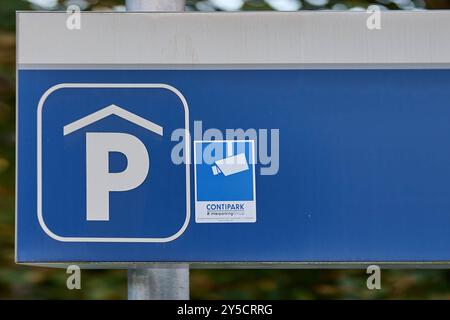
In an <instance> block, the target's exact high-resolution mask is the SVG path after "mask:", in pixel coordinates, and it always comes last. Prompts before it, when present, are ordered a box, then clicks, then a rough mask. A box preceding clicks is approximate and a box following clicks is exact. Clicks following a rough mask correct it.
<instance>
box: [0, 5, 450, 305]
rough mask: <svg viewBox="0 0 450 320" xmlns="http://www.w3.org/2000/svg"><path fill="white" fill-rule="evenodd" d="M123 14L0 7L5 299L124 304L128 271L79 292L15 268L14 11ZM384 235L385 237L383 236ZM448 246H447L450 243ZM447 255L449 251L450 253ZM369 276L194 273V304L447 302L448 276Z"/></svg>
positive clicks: (100, 275) (0, 254)
mask: <svg viewBox="0 0 450 320" xmlns="http://www.w3.org/2000/svg"><path fill="white" fill-rule="evenodd" d="M371 3H375V4H378V5H381V6H383V8H385V9H391V10H392V9H406V10H410V9H445V8H450V0H427V1H424V0H392V1H391V0H378V1H366V0H339V1H335V0H303V1H299V0H267V1H266V2H265V1H262V0H261V1H255V0H254V1H243V0H204V1H194V0H188V1H187V4H188V10H202V11H214V10H273V9H282V10H298V9H301V10H320V9H340V10H342V9H350V10H363V9H365V8H366V7H367V6H368V5H370V4H371ZM70 4H78V5H80V7H81V8H83V10H106V9H107V10H117V11H120V10H124V7H123V1H119V0H117V1H114V0H98V1H97V0H77V1H58V0H29V1H26V0H0V299H125V298H126V286H127V284H126V271H125V270H83V272H82V290H73V291H70V290H68V289H66V284H65V283H66V279H67V274H66V273H65V270H62V269H47V268H38V267H27V266H19V265H16V264H15V263H14V170H15V168H14V162H15V159H14V156H15V155H14V146H15V134H14V129H15V107H14V106H15V11H16V10H41V9H44V10H65V8H66V7H67V6H68V5H70ZM380 236H381V235H380ZM449 245H450V244H449ZM449 250H450V246H449ZM366 277H367V275H366V274H365V270H192V271H191V278H190V281H191V297H192V298H194V299H220V298H225V299H228V298H229V299H246V298H247V299H254V298H257V299H323V298H330V299H341V298H345V299H373V298H377V299H400V298H406V299H416V298H426V299H450V271H447V270H386V271H383V272H382V290H378V291H369V290H367V289H366Z"/></svg>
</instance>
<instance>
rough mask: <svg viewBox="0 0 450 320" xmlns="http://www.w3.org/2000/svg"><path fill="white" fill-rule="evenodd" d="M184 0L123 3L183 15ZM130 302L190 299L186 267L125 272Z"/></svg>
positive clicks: (130, 7)
mask: <svg viewBox="0 0 450 320" xmlns="http://www.w3.org/2000/svg"><path fill="white" fill-rule="evenodd" d="M185 2H186V1H185V0H126V8H127V11H184V7H185V4H186V3H185ZM128 299H129V300H187V299H189V265H187V264H182V265H176V266H171V267H170V268H147V269H138V268H136V269H129V270H128Z"/></svg>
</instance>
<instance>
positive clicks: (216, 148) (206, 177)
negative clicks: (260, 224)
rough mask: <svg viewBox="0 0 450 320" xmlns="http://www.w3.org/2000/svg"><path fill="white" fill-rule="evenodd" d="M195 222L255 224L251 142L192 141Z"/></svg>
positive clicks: (253, 147)
mask: <svg viewBox="0 0 450 320" xmlns="http://www.w3.org/2000/svg"><path fill="white" fill-rule="evenodd" d="M194 163H195V221H196V222H197V223H226V222H256V183H255V145H254V141H253V140H226V141H222V140H221V141H218V140H214V141H194Z"/></svg>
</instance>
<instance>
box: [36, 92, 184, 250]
mask: <svg viewBox="0 0 450 320" xmlns="http://www.w3.org/2000/svg"><path fill="white" fill-rule="evenodd" d="M63 88H138V89H139V88H152V89H166V90H169V91H171V92H173V93H175V94H176V95H177V97H178V98H179V99H180V100H181V102H182V104H183V108H184V124H185V140H184V141H185V150H186V154H185V166H186V218H185V221H184V224H183V226H182V227H181V228H180V229H179V230H178V231H177V232H176V233H175V234H173V235H171V236H170V237H165V238H107V237H63V236H60V235H57V234H56V233H54V232H53V231H51V230H50V229H49V228H48V227H47V225H46V224H45V221H44V217H43V213H42V109H43V107H44V103H45V100H46V99H47V98H48V97H49V96H50V95H51V94H52V93H53V92H55V91H57V90H59V89H63ZM190 141H191V139H190V134H189V106H188V103H187V101H186V99H185V97H184V96H183V94H181V92H180V91H179V90H178V89H176V88H174V87H173V86H171V85H168V84H163V83H60V84H57V85H55V86H53V87H51V88H50V89H48V90H47V91H46V92H45V93H44V94H43V95H42V97H41V99H40V100H39V104H38V109H37V218H38V221H39V224H40V226H41V228H42V229H43V230H44V232H45V233H46V234H47V235H48V236H49V237H51V238H53V239H54V240H57V241H62V242H141V243H144V242H145V243H148V242H157V243H164V242H170V241H173V240H175V239H177V238H178V237H179V236H181V235H182V234H183V233H184V231H185V230H186V228H187V227H188V225H189V221H190V218H191V200H190V199H191V194H190V192H191V180H190V168H189V165H190Z"/></svg>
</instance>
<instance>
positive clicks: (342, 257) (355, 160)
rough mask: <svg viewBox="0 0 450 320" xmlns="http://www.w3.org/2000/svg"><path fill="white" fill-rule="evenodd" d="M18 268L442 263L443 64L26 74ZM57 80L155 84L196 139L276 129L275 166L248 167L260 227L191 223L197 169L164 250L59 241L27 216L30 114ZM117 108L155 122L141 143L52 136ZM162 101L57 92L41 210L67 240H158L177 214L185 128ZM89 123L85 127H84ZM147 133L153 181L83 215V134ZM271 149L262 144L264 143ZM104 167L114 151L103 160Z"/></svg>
mask: <svg viewBox="0 0 450 320" xmlns="http://www.w3.org/2000/svg"><path fill="white" fill-rule="evenodd" d="M18 83H19V88H18V89H19V94H18V97H19V104H18V117H19V121H18V129H17V132H18V171H17V174H18V177H17V181H18V195H17V196H18V208H17V212H18V219H17V232H18V235H17V260H18V262H64V261H85V262H115V261H117V262H139V261H142V262H151V261H161V262H172V261H189V262H343V261H345V262H363V261H364V262H368V261H412V262H422V261H450V250H449V249H450V232H449V228H450V142H449V138H450V125H449V123H450V70H176V71H171V70H140V71H138V70H72V71H70V70H68V71H62V70H21V71H19V80H18ZM61 83H165V84H168V85H171V86H173V87H175V88H177V89H178V90H179V91H180V92H181V93H182V94H183V95H184V97H185V98H186V100H187V102H188V104H189V118H190V127H191V133H192V134H194V132H193V131H194V130H193V127H194V121H200V120H201V121H202V126H203V130H206V129H208V128H217V129H219V130H221V131H222V132H224V133H225V131H226V129H230V128H232V129H234V128H242V129H244V130H245V129H248V128H254V129H257V130H258V129H279V130H280V131H279V139H280V141H279V146H280V149H279V170H278V172H277V174H276V175H260V172H261V171H260V169H261V168H262V167H264V165H263V164H261V163H257V164H256V199H257V200H256V207H257V220H256V222H255V223H196V222H195V219H194V215H195V212H194V198H195V197H194V182H193V181H194V168H193V166H192V165H191V166H190V170H191V177H190V179H189V180H190V192H191V195H192V196H191V203H190V207H191V208H190V209H191V212H192V218H191V220H190V223H189V225H188V227H187V229H186V230H185V232H184V233H183V234H182V235H181V236H180V237H178V238H177V239H175V240H173V241H170V242H167V243H95V242H88V243H86V242H62V241H57V240H55V239H52V238H51V237H49V236H48V235H47V234H46V233H45V232H44V230H43V229H42V228H41V226H40V225H39V223H38V219H37V162H36V161H37V157H36V154H37V143H36V142H37V136H36V134H37V106H38V103H39V100H40V99H41V97H42V95H43V94H44V92H45V91H46V90H48V89H49V88H50V87H52V86H54V85H57V84H61ZM110 104H116V105H118V106H120V107H123V108H124V109H127V110H128V111H130V112H133V113H135V114H138V115H140V116H142V117H144V118H148V119H151V120H152V121H154V122H155V123H157V124H160V125H161V126H163V127H164V136H163V137H159V136H158V135H155V134H151V133H150V134H149V133H147V132H145V130H143V129H142V128H140V127H137V126H132V125H130V124H128V123H126V122H123V121H122V120H121V119H119V118H117V117H115V116H111V117H108V118H106V119H104V120H102V121H99V122H98V123H94V124H92V125H90V126H89V127H87V128H83V129H81V130H80V132H76V133H72V134H71V135H70V136H63V135H62V127H63V126H64V125H66V124H67V123H70V122H72V121H75V120H77V119H79V118H80V117H82V116H85V115H86V114H89V113H91V112H94V111H97V110H99V109H101V108H103V107H105V106H107V105H110ZM184 116H185V114H184V112H183V108H182V105H181V102H180V100H179V99H178V98H177V97H176V96H175V95H173V94H172V93H170V92H168V91H165V90H161V89H154V90H140V89H133V88H129V89H115V90H110V89H86V88H78V89H73V88H72V89H60V90H58V91H55V92H54V93H52V94H51V95H50V96H49V97H48V98H47V101H46V103H45V105H44V108H43V110H42V138H43V140H42V141H43V142H42V170H43V171H42V173H43V181H42V191H43V199H42V207H43V212H44V215H45V218H46V222H47V223H48V226H49V228H50V229H52V230H54V231H55V233H57V234H60V235H63V236H107V237H114V236H121V237H128V236H135V237H146V236H150V237H165V236H169V235H171V234H173V233H174V232H176V230H178V229H179V228H180V226H181V225H182V223H183V219H184V215H185V213H186V210H187V208H186V202H185V196H186V187H185V183H184V182H185V178H186V177H185V170H184V169H185V167H184V165H176V164H173V163H172V162H171V161H170V153H171V150H172V148H173V147H174V146H175V145H176V144H177V143H179V142H178V141H171V139H170V138H171V135H170V134H171V132H172V131H173V130H174V129H176V128H182V127H184V123H183V121H184ZM83 130H84V131H83ZM87 130H89V131H102V132H105V131H117V130H118V131H120V132H127V133H131V134H133V135H136V136H139V137H142V140H143V141H144V143H145V144H146V146H148V148H149V150H150V161H151V171H150V174H151V179H149V181H148V182H145V183H144V184H143V185H141V186H140V187H139V188H137V189H136V190H133V192H123V193H117V194H116V193H113V194H111V198H110V199H111V203H110V205H111V220H110V221H109V222H86V221H85V220H84V216H83V215H84V214H85V205H86V204H85V195H84V193H85V190H84V186H85V180H84V179H85V178H84V175H85V173H84V170H85V166H84V161H85V160H84V159H85V154H84V141H85V140H84V139H85V138H84V136H85V132H87ZM269 150H270V148H269ZM110 162H111V168H110V170H111V171H114V170H117V171H120V170H123V167H124V166H126V164H125V163H124V159H123V157H121V156H120V155H117V154H116V155H114V154H111V158H110Z"/></svg>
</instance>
